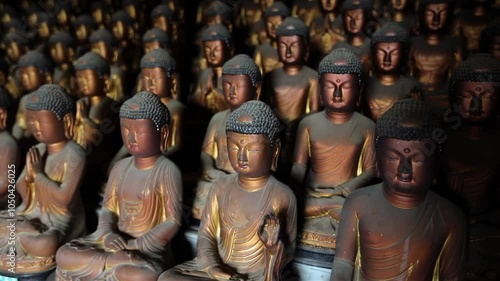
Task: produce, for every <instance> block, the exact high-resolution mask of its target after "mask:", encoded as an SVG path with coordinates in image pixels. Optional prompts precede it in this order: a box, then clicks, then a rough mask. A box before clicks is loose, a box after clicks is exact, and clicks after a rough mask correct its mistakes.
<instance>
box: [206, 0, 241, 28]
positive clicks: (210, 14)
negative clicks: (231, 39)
mask: <svg viewBox="0 0 500 281" xmlns="http://www.w3.org/2000/svg"><path fill="white" fill-rule="evenodd" d="M203 18H204V19H205V21H206V22H207V23H208V24H209V25H212V24H215V23H220V24H224V25H225V26H226V27H227V28H228V29H231V26H232V24H233V20H234V11H233V9H232V8H231V7H229V6H228V5H227V4H226V3H223V2H221V1H213V2H212V3H211V4H210V5H209V6H208V7H207V8H206V9H205V10H204V11H203Z"/></svg>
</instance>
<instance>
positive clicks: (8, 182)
mask: <svg viewBox="0 0 500 281" xmlns="http://www.w3.org/2000/svg"><path fill="white" fill-rule="evenodd" d="M11 107H12V97H11V96H10V94H9V92H7V90H5V88H3V87H0V150H1V151H2V153H1V154H0V164H1V165H2V166H1V167H2V168H1V169H0V170H1V171H0V172H1V173H2V177H0V207H1V208H2V209H6V208H7V206H8V203H11V202H12V201H11V202H9V200H13V199H15V193H14V192H15V185H14V183H15V176H16V173H15V168H16V164H17V157H18V152H17V143H16V140H15V139H14V138H13V137H12V135H11V134H10V132H9V131H8V125H9V122H8V119H10V118H12V116H10V114H9V113H11V112H12V111H11ZM9 194H14V197H12V196H11V197H10V198H8V195H9Z"/></svg>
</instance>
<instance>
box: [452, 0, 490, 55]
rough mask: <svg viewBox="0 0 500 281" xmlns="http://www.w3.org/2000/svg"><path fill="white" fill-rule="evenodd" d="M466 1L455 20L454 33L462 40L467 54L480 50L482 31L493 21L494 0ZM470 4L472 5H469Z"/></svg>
mask: <svg viewBox="0 0 500 281" xmlns="http://www.w3.org/2000/svg"><path fill="white" fill-rule="evenodd" d="M468 2H469V3H465V4H464V6H463V10H462V12H461V13H460V14H458V15H457V16H456V18H455V21H454V22H453V27H452V34H453V36H455V37H458V38H460V39H461V40H462V44H463V48H464V52H466V53H467V55H469V54H471V53H476V52H478V51H479V39H480V37H481V32H482V31H483V30H484V29H485V28H486V27H487V26H488V24H489V23H490V22H491V21H492V19H493V15H492V13H491V4H492V2H493V1H492V0H486V1H485V0H471V1H468ZM467 4H470V5H467Z"/></svg>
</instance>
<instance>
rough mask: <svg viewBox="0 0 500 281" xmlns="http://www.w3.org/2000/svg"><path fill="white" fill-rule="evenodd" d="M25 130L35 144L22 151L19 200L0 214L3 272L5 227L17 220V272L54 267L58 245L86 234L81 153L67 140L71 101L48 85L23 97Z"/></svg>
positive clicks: (0, 267) (6, 248) (7, 242)
mask: <svg viewBox="0 0 500 281" xmlns="http://www.w3.org/2000/svg"><path fill="white" fill-rule="evenodd" d="M25 106H26V119H27V124H28V128H29V130H30V131H32V133H33V136H35V138H36V139H37V140H38V141H39V142H40V143H39V144H38V145H36V146H33V147H32V148H31V149H30V150H29V151H28V154H27V155H26V166H25V168H24V169H23V171H22V172H21V174H20V176H19V178H18V180H17V182H16V191H17V192H18V194H19V196H20V199H21V201H22V203H21V204H20V205H19V206H18V207H17V208H16V210H15V211H13V210H11V209H9V210H6V211H2V212H0V225H1V226H2V227H1V228H0V233H1V236H0V237H1V238H0V249H1V250H0V252H1V255H0V270H2V271H7V270H8V268H9V265H8V261H9V257H8V256H7V253H9V248H10V247H13V246H12V243H11V242H10V241H11V240H9V237H11V236H10V235H9V233H8V228H7V226H8V225H9V224H12V222H10V221H11V220H12V219H15V220H17V222H16V235H15V249H16V273H17V274H22V273H40V272H43V271H46V270H49V269H51V268H54V267H55V266H56V265H55V255H56V251H57V249H58V248H59V247H60V246H61V245H63V244H64V243H66V242H67V241H69V240H71V239H74V238H77V237H79V236H80V235H83V234H84V233H85V214H84V212H83V205H82V200H81V197H80V188H79V187H80V182H81V180H82V178H83V172H84V169H85V153H84V151H83V150H82V148H81V147H80V146H79V145H78V144H76V143H75V142H74V141H72V134H73V125H74V115H73V112H74V107H75V104H74V101H73V100H72V99H71V97H70V96H69V95H68V94H67V93H66V92H65V91H64V89H63V88H62V87H60V86H58V85H54V84H47V85H43V86H41V87H40V88H39V89H38V90H36V91H35V92H33V93H31V94H29V95H27V96H26V104H25Z"/></svg>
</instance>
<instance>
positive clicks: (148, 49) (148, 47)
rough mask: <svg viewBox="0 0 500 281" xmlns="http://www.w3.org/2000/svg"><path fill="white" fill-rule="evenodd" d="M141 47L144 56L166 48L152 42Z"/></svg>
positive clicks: (156, 42)
mask: <svg viewBox="0 0 500 281" xmlns="http://www.w3.org/2000/svg"><path fill="white" fill-rule="evenodd" d="M142 47H143V49H144V54H147V53H149V52H151V51H152V50H156V49H161V48H165V47H166V46H163V45H162V44H161V43H160V42H159V41H154V42H146V43H143V44H142Z"/></svg>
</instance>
